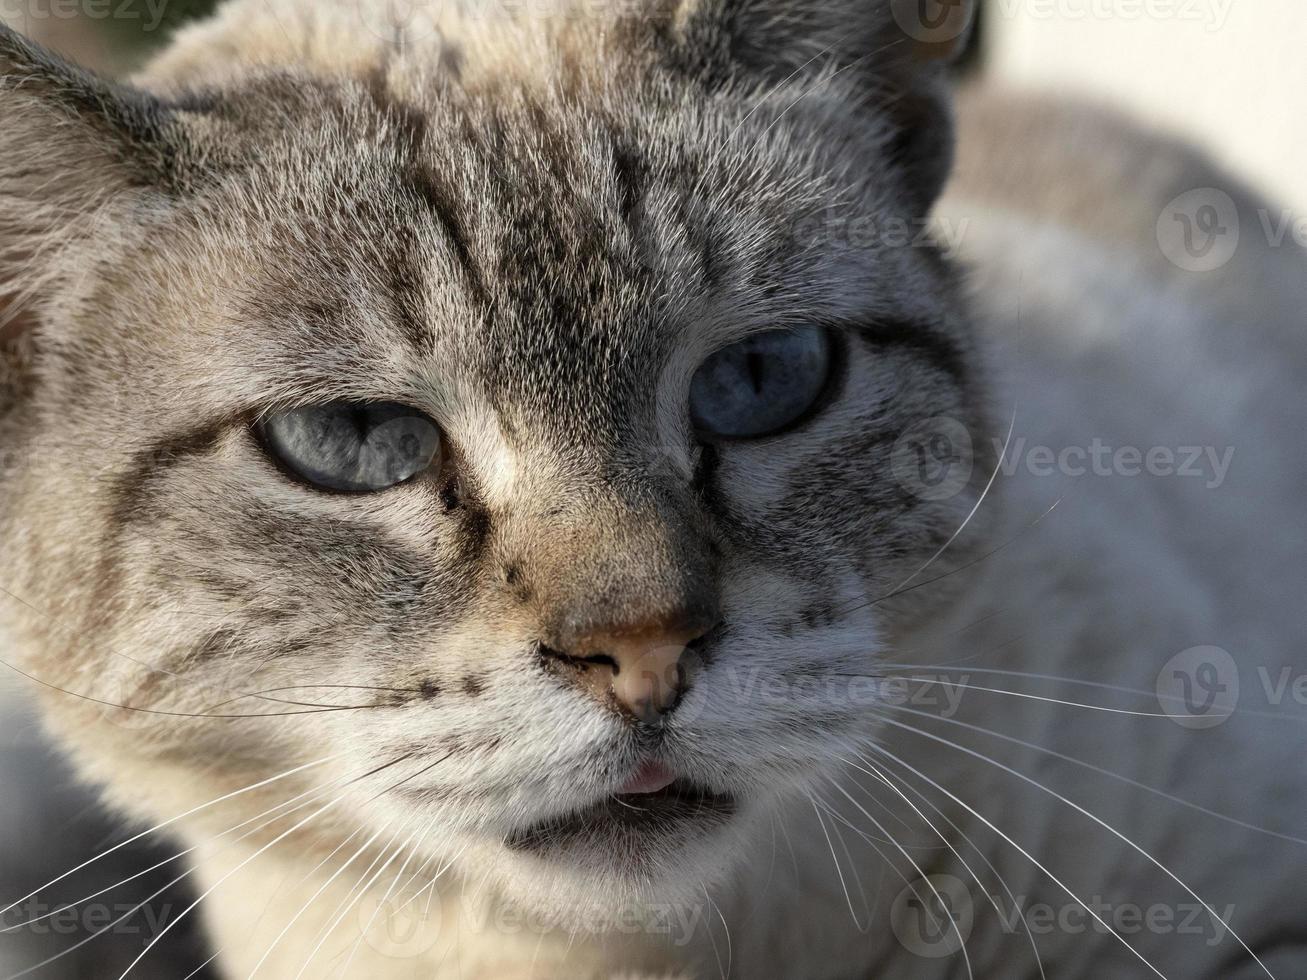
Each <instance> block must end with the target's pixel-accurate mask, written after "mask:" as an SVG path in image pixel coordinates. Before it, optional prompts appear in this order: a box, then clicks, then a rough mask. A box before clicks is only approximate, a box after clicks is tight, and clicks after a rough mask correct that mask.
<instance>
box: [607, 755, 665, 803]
mask: <svg viewBox="0 0 1307 980" xmlns="http://www.w3.org/2000/svg"><path fill="white" fill-rule="evenodd" d="M674 782H676V774H675V773H674V772H672V771H671V770H670V769H668V768H667V767H666V766H665V765H663V764H662V763H661V762H654V761H653V760H650V761H648V762H646V763H644V764H643V765H642V766H640V768H639V769H638V770H636V772H635V775H633V776H632V777H631V778H630V779H628V780H627V781H626V783H625V785H623V786H622V788H621V789H620V790H619V791H618V792H619V793H622V794H623V795H632V796H636V795H639V796H644V795H646V794H649V793H657V792H658V791H659V790H663V789H666V788H667V787H668V786H670V785H672V783H674Z"/></svg>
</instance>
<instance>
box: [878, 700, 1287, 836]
mask: <svg viewBox="0 0 1307 980" xmlns="http://www.w3.org/2000/svg"><path fill="white" fill-rule="evenodd" d="M883 707H885V708H892V709H893V710H895V711H901V712H904V713H905V714H912V715H916V716H918V717H921V718H928V719H930V720H931V721H938V722H943V723H944V724H947V725H955V726H957V727H959V728H965V729H967V730H968V731H973V732H979V733H980V734H982V735H988V736H990V737H991V738H996V739H1000V740H1002V741H1004V742H1009V743H1011V744H1013V745H1019V746H1021V747H1022V748H1025V749H1030V750H1031V751H1034V752H1039V753H1041V754H1043V755H1047V756H1050V757H1051V758H1054V759H1060V760H1061V761H1063V762H1068V763H1070V764H1072V765H1075V766H1080V767H1082V768H1084V769H1088V770H1089V771H1090V772H1094V773H1097V774H1098V775H1100V776H1107V777H1109V778H1111V779H1115V780H1117V781H1118V782H1122V783H1125V784H1126V785H1127V786H1133V787H1134V788H1136V789H1141V790H1144V791H1145V792H1148V793H1152V794H1153V795H1154V796H1158V797H1160V798H1161V799H1164V800H1166V801H1168V802H1170V803H1175V804H1177V805H1178V806H1182V807H1185V808H1187V809H1190V810H1193V811H1195V812H1196V813H1201V814H1203V815H1204V816H1208V817H1211V818H1213V819H1214V820H1220V821H1222V822H1224V823H1228V824H1230V825H1232V826H1235V827H1239V828H1240V829H1242V830H1251V831H1253V832H1255V833H1258V834H1265V835H1266V836H1267V837H1273V838H1275V839H1277V840H1282V841H1287V842H1288V843H1290V844H1307V838H1304V837H1295V836H1293V835H1292V834H1285V833H1281V832H1280V831H1277V830H1270V829H1268V828H1266V827H1259V826H1257V825H1256V824H1252V823H1248V822H1246V821H1243V820H1239V819H1238V818H1236V817H1231V816H1229V815H1228V814H1224V813H1220V812H1218V811H1216V810H1209V809H1208V808H1207V807H1204V806H1199V805H1198V804H1197V803H1192V802H1190V801H1189V800H1186V799H1183V798H1182V797H1179V796H1174V795H1172V794H1170V793H1167V792H1165V791H1164V790H1160V789H1157V788H1156V787H1153V786H1149V785H1148V784H1147V783H1141V782H1139V781H1138V780H1135V779H1131V778H1130V777H1129V776H1123V775H1121V773H1119V772H1113V771H1112V770H1111V769H1104V768H1103V767H1102V766H1096V765H1094V764H1093V763H1091V762H1086V761H1085V760H1083V759H1077V758H1076V757H1075V756H1073V755H1066V754H1065V753H1062V752H1058V751H1056V750H1055V749H1050V748H1046V747H1045V746H1042V745H1038V744H1036V743H1034V742H1027V741H1025V740H1024V739H1020V738H1017V737H1015V736H1013V735H1007V734H1005V733H1004V732H999V731H995V730H994V729H992V728H984V727H982V726H980V725H973V724H971V723H970V722H965V721H959V720H958V719H956V718H943V717H940V716H938V715H932V714H930V713H929V712H926V711H917V710H916V709H914V708H908V707H905V706H899V705H884V706H883Z"/></svg>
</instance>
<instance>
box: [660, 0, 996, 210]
mask: <svg viewBox="0 0 1307 980" xmlns="http://www.w3.org/2000/svg"><path fill="white" fill-rule="evenodd" d="M673 3H674V5H675V10H674V14H673V16H672V20H671V24H670V30H669V31H668V35H669V37H670V38H671V42H672V50H673V53H674V54H673V56H674V58H676V59H677V60H678V61H679V62H680V65H681V67H682V68H684V69H686V70H688V71H691V72H693V73H694V74H696V75H698V76H699V77H700V78H702V79H703V80H704V81H705V82H707V83H708V84H710V85H726V84H739V83H740V82H742V81H743V82H745V83H746V84H747V83H749V82H750V81H753V82H755V83H757V84H761V85H781V84H791V83H792V84H795V85H797V86H802V85H803V84H804V83H805V81H807V80H809V79H812V80H817V79H819V78H821V77H823V76H826V77H831V76H833V77H834V78H835V79H837V80H838V86H837V87H836V88H834V89H833V90H834V91H838V92H840V93H842V94H843V95H844V96H845V97H846V98H847V99H849V100H850V101H851V102H853V103H855V104H857V105H858V106H859V107H861V108H865V109H867V110H869V111H872V112H875V113H878V114H879V115H880V116H881V117H882V118H884V119H887V120H888V121H889V122H890V123H891V125H892V126H893V129H894V132H895V145H894V147H893V152H894V155H895V157H896V159H897V161H898V162H900V163H901V164H902V165H903V167H904V169H905V170H906V172H907V173H908V175H909V182H910V184H911V188H910V193H911V194H913V195H914V197H915V198H916V199H917V202H918V204H919V206H920V208H921V209H922V210H923V211H924V210H927V209H929V207H930V205H931V204H933V203H934V200H935V198H936V197H937V196H938V194H939V192H940V190H941V189H942V188H943V184H944V181H945V180H946V179H947V176H948V172H949V169H950V167H951V165H952V146H953V137H952V117H951V114H950V111H949V108H948V99H947V89H946V86H945V84H944V83H945V80H946V77H947V68H948V66H949V65H950V63H951V62H952V61H953V60H954V59H955V58H956V57H957V56H958V55H960V54H961V53H962V51H963V50H964V49H965V48H966V46H967V42H968V40H969V39H970V35H971V30H972V26H973V23H974V21H975V14H976V0H673Z"/></svg>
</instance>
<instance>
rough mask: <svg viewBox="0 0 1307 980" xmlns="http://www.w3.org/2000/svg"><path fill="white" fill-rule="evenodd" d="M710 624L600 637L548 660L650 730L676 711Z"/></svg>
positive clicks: (657, 627) (590, 636)
mask: <svg viewBox="0 0 1307 980" xmlns="http://www.w3.org/2000/svg"><path fill="white" fill-rule="evenodd" d="M710 628H711V627H710V626H709V625H707V624H693V625H680V626H673V627H668V626H665V625H654V626H649V627H646V628H643V629H638V630H624V631H622V632H620V633H618V632H597V633H591V634H588V635H586V636H583V637H579V638H578V640H577V642H575V643H573V644H570V645H569V647H570V649H566V650H556V649H554V648H548V649H547V650H546V652H547V654H548V656H549V657H550V658H551V659H553V660H554V661H555V662H556V663H558V664H559V665H560V666H561V667H562V668H563V669H564V670H565V671H566V672H567V674H568V675H569V677H570V679H571V680H572V681H573V682H574V683H576V684H577V685H578V686H579V687H580V688H581V689H582V690H584V691H586V692H587V693H589V694H590V695H592V696H593V697H594V698H595V699H596V700H598V701H599V702H600V703H601V704H603V705H605V706H607V707H610V708H614V709H616V710H617V711H618V712H620V713H621V714H623V715H626V716H627V717H629V718H633V719H635V720H636V721H640V722H643V723H645V724H647V725H652V724H656V723H658V722H659V721H661V720H662V718H663V717H664V716H665V715H667V714H668V713H669V712H671V711H672V709H674V708H675V707H676V704H677V702H678V701H679V700H680V698H681V690H682V686H683V684H684V677H683V674H682V669H681V668H682V662H683V660H684V657H685V654H686V652H687V651H688V650H689V648H690V645H691V644H692V643H693V642H694V641H695V640H697V639H699V638H700V637H701V636H703V635H704V634H705V633H707V632H708V630H709V629H710Z"/></svg>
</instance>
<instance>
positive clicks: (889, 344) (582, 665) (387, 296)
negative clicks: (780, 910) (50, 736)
mask: <svg viewBox="0 0 1307 980" xmlns="http://www.w3.org/2000/svg"><path fill="white" fill-rule="evenodd" d="M382 6H385V5H382V4H376V5H372V4H368V3H346V2H338V3H317V2H314V3H309V2H307V0H306V2H304V3H302V4H299V3H297V4H279V5H277V9H276V12H275V13H274V12H273V6H272V5H269V4H264V3H262V2H249V3H235V4H232V5H230V6H228V7H227V8H226V9H225V10H224V11H223V12H222V13H220V14H219V16H218V17H217V19H215V20H213V21H211V22H208V23H205V24H202V25H200V26H198V27H195V28H192V29H190V30H189V31H187V32H184V33H183V34H182V35H181V36H180V38H179V39H178V40H177V41H176V43H175V44H174V46H173V47H172V49H171V50H170V51H168V52H167V53H165V54H164V55H163V57H162V58H161V59H160V60H159V61H158V62H157V63H156V64H155V65H154V67H153V68H151V69H150V71H149V72H147V73H146V75H144V76H143V77H142V78H141V79H140V81H139V85H138V86H135V87H124V86H120V85H116V84H112V83H109V82H106V81H104V80H102V79H99V78H97V77H94V76H92V75H90V74H87V73H84V72H81V71H79V70H77V69H75V68H72V67H70V66H68V65H66V64H64V63H62V62H60V61H58V60H57V59H55V58H53V57H52V56H50V55H48V54H47V53H45V52H43V51H41V50H40V49H38V48H36V47H34V46H32V45H29V44H28V43H26V42H24V41H23V40H22V39H20V38H19V37H17V36H16V35H14V34H12V33H8V32H6V33H3V34H0V296H7V297H8V299H7V301H6V313H5V317H6V327H5V332H4V341H5V349H6V360H5V370H6V384H5V388H4V391H5V399H6V404H5V405H4V412H5V414H4V422H3V438H4V450H5V452H6V464H7V465H6V467H5V473H4V487H3V489H2V490H0V496H2V497H3V503H2V504H0V507H3V517H4V537H3V540H4V541H5V545H4V556H5V567H6V569H7V573H6V576H5V580H4V582H3V585H4V587H5V589H6V590H7V592H8V595H7V607H8V615H9V619H10V622H11V624H12V625H13V626H14V628H15V629H16V630H17V631H18V635H19V637H20V643H19V648H20V654H19V655H20V656H21V657H22V666H23V669H24V670H27V671H28V672H29V673H30V674H31V675H33V676H34V677H36V678H39V683H41V684H43V685H45V688H46V693H47V695H48V697H47V701H48V708H49V714H50V717H51V719H52V722H53V724H54V725H55V727H56V728H57V729H58V730H59V731H60V732H61V733H62V735H63V736H64V737H65V739H66V740H67V742H68V743H69V744H70V745H71V746H73V747H74V748H75V750H76V751H77V753H78V754H79V756H80V758H81V759H82V760H83V762H84V764H85V765H86V767H87V768H88V769H89V770H90V771H92V772H93V773H95V774H96V775H97V776H98V777H99V778H101V779H103V780H105V781H107V782H108V783H109V784H110V790H111V793H112V794H113V795H114V797H115V798H116V799H118V800H119V801H125V802H128V803H129V804H130V805H131V806H133V807H135V808H137V809H139V810H141V811H144V812H154V813H156V814H157V813H163V814H164V815H167V816H171V815H172V812H175V811H176V810H177V809H178V808H179V807H178V806H177V802H178V801H179V800H184V801H187V802H189V803H190V804H191V805H195V804H198V803H201V802H204V801H206V800H208V799H209V798H211V797H213V796H216V795H218V794H217V792H216V791H215V787H218V788H223V787H225V788H228V789H232V788H236V787H240V786H244V785H247V784H250V783H254V782H257V781H259V780H263V779H267V778H269V777H272V776H274V775H277V774H281V773H284V772H287V771H290V770H293V769H295V768H296V767H298V766H303V765H306V764H310V763H312V764H314V766H315V767H313V768H310V769H307V770H304V771H303V772H300V773H297V774H293V775H291V776H289V777H285V778H284V780H283V782H282V783H281V784H279V785H280V786H284V787H286V795H287V796H291V795H293V793H294V792H303V791H306V790H307V789H309V788H310V787H315V786H316V787H321V786H323V785H328V786H329V788H330V798H331V800H334V801H335V802H334V803H333V804H332V806H333V809H332V817H333V818H334V819H335V820H336V821H337V822H338V823H339V824H340V825H341V826H356V827H357V826H360V825H365V826H372V825H382V824H387V823H389V824H390V825H395V826H406V827H410V828H414V829H416V828H419V827H421V828H425V829H424V835H425V836H424V838H423V839H424V842H425V843H424V845H423V846H424V847H426V848H428V849H430V850H432V851H438V852H441V853H453V852H455V851H458V852H460V853H462V854H463V855H464V857H463V860H464V861H471V860H474V859H475V861H477V862H478V863H479V866H480V867H482V868H488V869H491V870H493V871H494V872H496V875H497V876H496V879H495V880H496V881H497V882H498V883H499V884H500V885H501V886H502V887H504V888H505V889H507V890H509V891H519V892H521V891H524V890H525V891H529V892H531V893H533V894H534V895H535V897H537V898H539V899H540V900H542V901H543V900H545V899H546V898H551V897H552V899H554V900H556V899H557V898H558V896H559V895H560V894H563V895H564V896H572V897H575V896H579V895H583V894H598V895H602V896H609V895H611V894H612V893H613V892H615V891H625V892H640V893H641V894H645V893H648V892H650V891H652V892H656V893H659V894H670V895H681V894H693V893H694V892H696V891H697V890H698V889H699V887H700V883H701V882H702V881H704V880H709V881H711V880H714V879H717V878H720V877H722V876H723V875H725V874H727V873H728V872H729V869H730V866H731V861H732V855H733V854H734V853H735V851H734V846H735V845H739V844H741V843H743V842H747V841H748V840H749V839H750V834H752V833H755V832H757V828H758V827H759V825H761V826H762V827H763V828H766V826H767V815H768V814H769V812H771V809H772V808H773V807H775V806H777V805H779V803H780V802H781V801H783V800H785V799H790V798H796V797H797V798H800V799H802V798H803V794H804V793H805V792H811V791H813V790H814V789H817V790H819V789H820V788H821V787H822V786H823V785H824V781H825V780H826V779H828V778H829V777H830V776H831V775H832V774H833V773H835V772H836V771H837V770H838V768H839V766H840V764H841V763H840V759H841V758H842V757H846V756H847V755H848V753H849V752H850V751H851V750H852V749H854V748H856V746H857V745H858V744H859V743H860V742H861V741H862V740H864V739H865V738H867V737H868V735H869V733H871V732H872V731H873V725H872V721H871V719H870V717H869V715H870V713H871V710H870V709H871V708H872V707H874V704H875V700H876V697H877V694H876V691H875V688H874V685H872V686H870V687H869V686H868V685H867V682H868V681H870V680H873V679H874V678H875V676H876V673H877V664H878V662H879V661H881V660H882V659H883V657H884V653H885V644H886V642H887V638H890V637H892V636H893V635H894V633H895V632H896V630H899V629H900V628H902V623H901V619H902V617H903V616H905V615H907V614H908V613H907V612H905V608H906V607H905V606H904V601H905V600H902V599H898V598H896V597H895V593H896V592H897V591H901V587H902V586H903V585H904V583H905V582H909V581H912V580H913V578H914V575H915V573H916V572H917V571H918V570H919V569H920V568H921V567H922V565H923V563H925V562H927V561H928V560H929V559H930V558H931V556H932V555H933V554H935V553H936V552H937V551H938V549H939V548H940V547H941V546H942V545H943V544H944V543H945V542H946V541H948V540H949V538H950V536H951V535H952V534H953V532H954V531H955V530H956V529H957V527H958V525H959V524H960V523H961V522H962V521H963V520H964V519H965V518H966V516H967V513H968V511H969V510H970V509H971V508H972V506H973V505H974V504H975V501H976V499H977V497H978V495H979V494H980V492H981V489H982V486H983V482H984V481H983V477H984V475H985V474H984V470H983V467H981V466H977V467H975V471H974V473H973V474H972V475H971V477H970V478H969V479H968V478H967V477H966V476H964V477H963V479H962V480H960V481H958V483H957V485H956V486H955V487H953V490H952V492H950V493H938V492H932V488H931V487H927V486H926V485H925V484H921V483H918V482H917V481H915V480H914V478H913V477H912V473H913V472H915V470H914V469H913V466H914V465H915V459H914V457H913V456H912V453H911V450H913V449H914V448H919V447H916V446H908V447H907V450H908V452H907V464H908V465H907V466H906V468H905V466H904V465H900V464H901V463H903V462H904V460H903V459H902V458H901V457H902V456H903V452H902V450H903V449H904V446H905V444H904V437H905V434H906V433H911V432H920V431H923V429H922V427H923V426H925V427H929V426H930V425H931V424H932V420H936V419H939V418H941V417H944V418H949V419H952V420H958V421H960V422H961V423H962V424H965V425H966V426H968V427H970V428H971V430H972V431H978V430H979V429H980V428H982V427H983V423H984V414H985V413H984V405H983V394H982V385H981V382H980V379H979V378H978V376H977V375H978V372H977V363H976V357H975V354H974V352H973V350H972V343H971V340H970V338H969V335H968V333H967V329H966V324H965V317H964V315H963V313H962V311H961V310H960V308H959V304H958V301H957V298H956V295H955V285H954V278H955V277H954V273H953V271H952V270H951V268H950V267H949V265H948V263H947V262H945V261H944V260H943V259H942V258H941V256H940V255H939V253H938V251H937V250H936V249H935V248H933V247H930V246H929V245H928V244H927V243H926V242H925V241H924V239H923V237H922V236H920V235H918V234H912V235H909V236H907V237H906V238H904V237H903V236H902V235H901V234H900V232H901V231H902V229H904V228H908V229H912V230H920V229H921V228H922V227H923V223H924V221H925V219H926V216H927V214H928V212H929V209H930V206H931V203H932V201H933V200H934V198H935V196H936V195H937V193H938V192H939V190H940V187H941V184H942V182H943V180H944V179H945V176H946V174H947V171H948V165H949V156H950V153H949V147H950V140H951V137H950V130H949V122H948V112H947V109H946V107H945V102H944V99H943V96H942V89H943V71H944V64H945V62H946V60H947V57H948V56H949V55H950V54H951V50H952V47H953V43H951V42H955V41H956V40H957V38H959V37H960V36H961V32H960V31H956V32H953V33H951V34H948V33H946V34H939V33H936V34H931V32H930V31H929V30H924V29H922V30H912V29H908V27H906V26H905V25H908V23H909V22H907V21H905V17H904V15H902V10H901V9H900V8H899V7H898V6H896V5H891V4H887V3H867V2H857V3H855V2H852V0H824V2H800V3H781V2H779V0H684V2H670V0H669V2H656V0H650V2H648V3H646V4H642V5H641V9H633V8H630V7H629V6H623V5H621V4H619V5H616V7H614V6H612V5H605V6H603V7H600V5H591V6H592V7H593V8H594V9H581V7H579V6H577V5H575V4H574V5H572V6H571V7H568V8H566V9H563V8H558V9H553V10H551V11H550V12H549V14H548V16H544V15H539V14H538V13H537V14H534V15H533V14H532V13H530V12H529V11H527V12H525V13H524V12H522V11H518V12H517V13H516V14H507V13H503V12H497V13H491V12H487V9H486V6H485V5H481V6H475V5H474V6H473V7H470V8H468V9H459V8H458V7H457V6H456V5H451V4H443V5H433V7H432V8H431V10H430V11H429V14H430V16H429V19H427V20H421V19H411V20H408V21H406V22H405V23H398V22H395V23H392V22H389V21H384V20H382V21H378V19H377V17H375V16H373V14H374V7H375V8H380V7H382ZM908 6H909V7H911V8H912V9H915V8H916V4H910V5H908ZM896 15H897V16H896ZM891 232H893V233H891ZM955 448H956V447H955ZM56 689H57V690H56ZM146 772H150V773H152V774H155V775H153V776H152V777H151V778H150V779H145V778H144V777H143V774H144V773H146ZM160 772H167V773H169V774H170V775H169V776H168V778H166V779H160V778H158V776H157V774H158V773H160ZM673 780H674V781H673ZM669 781H672V782H670V785H668V783H669ZM324 802H325V798H324ZM169 808H172V812H168V811H169ZM687 868H693V869H694V873H693V875H687Z"/></svg>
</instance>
